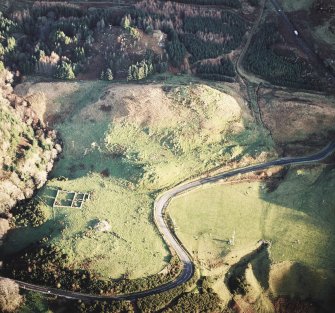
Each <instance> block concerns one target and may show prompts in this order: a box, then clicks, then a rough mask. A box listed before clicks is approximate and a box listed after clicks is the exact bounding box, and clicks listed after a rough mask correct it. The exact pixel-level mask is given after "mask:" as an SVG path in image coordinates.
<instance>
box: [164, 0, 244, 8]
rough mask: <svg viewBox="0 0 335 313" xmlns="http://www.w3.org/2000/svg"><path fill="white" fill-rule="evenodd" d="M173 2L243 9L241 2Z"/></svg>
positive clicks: (209, 0)
mask: <svg viewBox="0 0 335 313" xmlns="http://www.w3.org/2000/svg"><path fill="white" fill-rule="evenodd" d="M169 1H171V0H169ZM172 1H173V2H181V3H186V4H199V5H225V6H227V7H231V8H234V9H239V8H241V1H240V0H172Z"/></svg>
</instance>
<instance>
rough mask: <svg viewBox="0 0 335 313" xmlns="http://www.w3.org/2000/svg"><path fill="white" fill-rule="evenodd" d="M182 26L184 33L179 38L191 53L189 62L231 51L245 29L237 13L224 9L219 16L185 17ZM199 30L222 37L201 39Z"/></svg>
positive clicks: (235, 46) (238, 43)
mask: <svg viewBox="0 0 335 313" xmlns="http://www.w3.org/2000/svg"><path fill="white" fill-rule="evenodd" d="M183 28H184V32H185V34H181V35H180V38H181V41H182V43H183V44H184V45H185V47H186V49H187V50H188V52H190V54H192V57H191V58H190V61H191V63H193V62H195V61H198V60H203V59H209V58H216V57H218V56H220V55H222V54H225V53H229V52H231V51H232V50H234V49H236V48H237V47H238V46H239V45H240V44H241V41H242V38H243V35H244V34H245V31H246V25H245V22H244V21H243V20H242V19H241V18H240V17H239V16H238V15H236V14H234V13H231V12H226V11H224V12H222V13H221V18H212V17H207V16H196V17H185V18H184V26H183ZM199 32H202V33H203V34H206V33H212V34H220V35H221V38H222V39H221V40H220V42H216V41H208V40H203V39H202V38H199V35H198V33H199ZM203 37H204V36H203Z"/></svg>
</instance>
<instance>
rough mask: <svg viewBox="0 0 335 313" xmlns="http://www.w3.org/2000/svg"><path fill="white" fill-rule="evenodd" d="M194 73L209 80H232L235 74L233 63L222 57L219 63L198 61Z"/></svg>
mask: <svg viewBox="0 0 335 313" xmlns="http://www.w3.org/2000/svg"><path fill="white" fill-rule="evenodd" d="M196 74H197V75H198V76H200V77H202V78H205V79H209V80H220V81H228V82H233V81H234V77H235V76H236V72H235V67H234V64H233V63H232V62H231V61H230V59H226V58H222V59H221V60H220V63H218V64H212V63H199V64H197V67H196Z"/></svg>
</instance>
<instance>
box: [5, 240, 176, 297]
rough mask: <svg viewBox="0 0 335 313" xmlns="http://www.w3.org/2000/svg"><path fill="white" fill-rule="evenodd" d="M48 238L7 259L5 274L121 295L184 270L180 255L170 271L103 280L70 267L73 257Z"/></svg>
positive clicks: (88, 291)
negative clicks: (139, 276)
mask: <svg viewBox="0 0 335 313" xmlns="http://www.w3.org/2000/svg"><path fill="white" fill-rule="evenodd" d="M47 241H48V238H44V239H42V240H41V242H40V243H38V244H34V245H31V246H29V247H27V248H25V249H23V250H22V251H20V252H17V253H15V254H12V255H8V256H5V257H4V258H3V262H4V266H3V269H2V273H3V274H4V275H6V276H7V277H12V278H15V279H19V280H23V281H27V282H32V283H36V284H41V283H43V284H45V285H48V286H53V287H56V288H62V289H66V290H73V291H79V290H80V291H82V292H87V293H93V294H104V293H108V294H114V293H115V294H121V293H131V292H135V291H140V290H147V289H152V288H154V287H156V286H159V285H162V284H164V283H166V282H168V281H170V280H172V279H173V278H174V277H175V276H177V275H178V273H179V272H180V270H181V266H180V261H179V259H178V258H177V257H173V258H171V260H170V265H169V266H170V270H169V271H168V273H166V274H162V273H159V274H155V275H151V276H148V277H143V278H139V279H134V280H130V279H127V278H124V279H118V280H108V281H106V280H103V279H100V278H98V277H97V276H96V275H95V274H94V273H92V272H90V271H88V270H82V269H73V268H72V267H71V266H69V256H68V255H67V254H66V253H64V252H63V251H61V250H60V249H59V248H58V247H57V245H54V244H47Z"/></svg>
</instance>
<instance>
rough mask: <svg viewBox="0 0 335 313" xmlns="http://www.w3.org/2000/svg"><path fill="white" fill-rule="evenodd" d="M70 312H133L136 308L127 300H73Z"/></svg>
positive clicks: (69, 308)
mask: <svg viewBox="0 0 335 313" xmlns="http://www.w3.org/2000/svg"><path fill="white" fill-rule="evenodd" d="M67 309H68V310H69V312H73V313H102V312H103V313H133V312H134V308H133V306H132V304H131V303H130V302H127V301H114V302H107V301H95V302H73V303H72V305H71V307H70V306H68V307H67Z"/></svg>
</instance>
